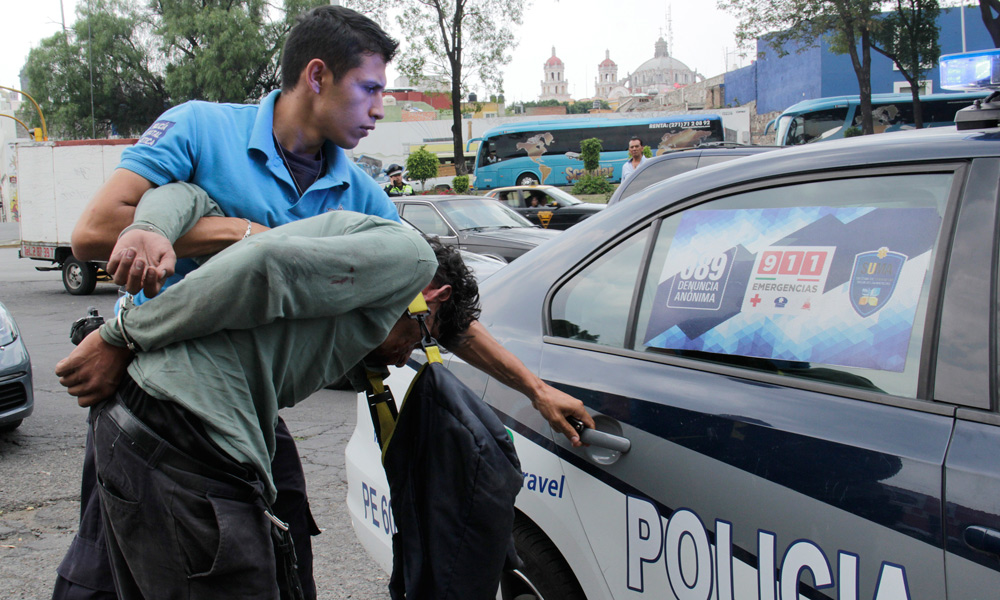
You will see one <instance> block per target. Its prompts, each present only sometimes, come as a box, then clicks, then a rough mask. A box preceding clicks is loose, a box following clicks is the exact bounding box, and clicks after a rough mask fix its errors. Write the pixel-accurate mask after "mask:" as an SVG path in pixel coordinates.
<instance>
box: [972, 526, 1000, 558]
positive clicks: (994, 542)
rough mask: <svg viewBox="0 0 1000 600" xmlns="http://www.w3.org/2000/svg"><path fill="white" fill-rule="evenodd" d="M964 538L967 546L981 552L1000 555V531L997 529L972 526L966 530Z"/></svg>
mask: <svg viewBox="0 0 1000 600" xmlns="http://www.w3.org/2000/svg"><path fill="white" fill-rule="evenodd" d="M963 537H964V538H965V543H966V544H968V545H969V546H970V547H972V548H975V549H976V550H979V551H980V552H988V553H990V554H1000V531H997V530H996V529H990V528H989V527H983V526H981V525H972V526H969V527H966V528H965V535H964V536H963Z"/></svg>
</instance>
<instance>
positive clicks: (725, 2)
mask: <svg viewBox="0 0 1000 600" xmlns="http://www.w3.org/2000/svg"><path fill="white" fill-rule="evenodd" d="M718 6H719V8H720V9H722V10H727V11H729V12H731V13H733V14H735V15H736V17H737V18H738V19H739V20H740V28H739V29H738V30H737V31H736V39H737V41H738V42H739V43H740V44H743V45H745V44H748V43H750V42H751V41H753V40H755V39H764V40H766V43H767V45H768V46H769V47H771V48H773V49H774V50H775V51H776V52H777V53H778V56H785V55H787V54H788V53H789V48H793V49H795V51H797V52H801V51H803V50H806V49H808V48H811V47H813V46H815V45H816V44H817V43H819V41H820V40H821V39H822V38H823V37H824V36H827V35H830V36H831V49H832V50H833V51H835V52H838V53H843V54H848V55H850V57H851V65H852V66H853V67H854V74H855V76H856V77H857V80H858V91H859V96H860V104H861V130H862V131H863V132H864V133H865V134H870V133H874V131H875V129H874V124H873V123H872V84H871V48H872V46H871V35H872V27H873V26H874V25H876V24H875V21H876V18H877V17H878V16H879V14H880V13H881V6H882V0H718Z"/></svg>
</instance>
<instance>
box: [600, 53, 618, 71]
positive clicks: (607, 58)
mask: <svg viewBox="0 0 1000 600" xmlns="http://www.w3.org/2000/svg"><path fill="white" fill-rule="evenodd" d="M597 66H598V67H617V66H618V65H617V64H616V63H615V61H613V60H611V51H610V50H605V51H604V60H602V61H601V64H599V65H597Z"/></svg>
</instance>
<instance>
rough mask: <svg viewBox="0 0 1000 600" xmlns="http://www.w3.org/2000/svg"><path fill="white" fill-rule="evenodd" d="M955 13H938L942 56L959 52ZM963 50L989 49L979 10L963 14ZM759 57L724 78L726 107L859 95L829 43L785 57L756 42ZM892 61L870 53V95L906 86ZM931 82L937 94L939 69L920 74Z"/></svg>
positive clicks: (846, 64) (768, 106)
mask: <svg viewBox="0 0 1000 600" xmlns="http://www.w3.org/2000/svg"><path fill="white" fill-rule="evenodd" d="M960 10H962V9H959V8H951V9H944V8H943V9H941V16H940V17H938V26H939V27H940V29H941V33H940V37H939V38H938V39H939V44H940V46H941V54H954V53H956V52H962V23H961V21H962V15H961V12H960ZM964 10H965V42H966V44H965V46H966V51H967V52H972V51H974V50H985V49H988V48H993V40H992V39H991V38H990V34H989V32H988V31H986V26H984V25H983V21H982V17H981V16H980V13H979V7H977V6H972V7H966V8H965V9H964ZM757 48H758V55H759V54H760V52H761V51H763V53H764V56H763V57H762V58H758V59H757V60H756V61H754V62H753V63H752V64H751V65H750V66H748V67H744V68H742V69H738V70H736V71H731V72H729V73H726V77H725V94H726V105H727V106H740V105H743V104H747V103H748V102H751V101H753V100H756V101H757V114H763V113H768V112H772V111H776V110H784V109H786V108H788V107H789V106H791V105H793V104H795V103H796V102H801V101H803V100H810V99H812V98H824V97H827V96H846V95H855V94H858V79H857V76H856V75H855V74H854V67H853V66H852V65H851V57H850V56H849V55H847V54H834V53H833V52H832V51H831V50H830V44H829V43H828V42H827V41H826V40H825V39H823V40H820V42H819V44H817V45H816V46H815V47H813V48H808V49H806V50H804V51H802V52H798V53H797V52H794V51H792V52H791V53H789V54H788V55H786V56H783V57H778V53H777V52H776V51H774V50H773V49H771V48H769V47H768V46H767V43H766V41H763V40H758V42H757ZM893 67H894V65H893V63H892V61H891V60H889V59H888V58H886V57H885V56H883V55H882V54H880V53H878V52H876V51H874V50H872V67H871V79H872V93H873V94H890V93H892V92H893V91H895V90H894V83H895V82H905V79H903V76H902V75H900V73H899V71H896V70H894V68H893ZM923 79H925V80H930V81H931V82H932V84H931V85H932V91H933V92H935V93H936V92H941V91H944V90H942V89H941V84H940V76H939V74H938V68H937V66H935V67H934V68H933V69H931V70H930V71H928V72H927V73H925V74H924V75H923Z"/></svg>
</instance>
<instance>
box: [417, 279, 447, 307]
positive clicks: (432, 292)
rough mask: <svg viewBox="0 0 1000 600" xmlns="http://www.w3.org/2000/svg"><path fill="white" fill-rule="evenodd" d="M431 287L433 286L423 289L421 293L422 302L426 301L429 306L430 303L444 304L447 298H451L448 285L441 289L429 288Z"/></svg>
mask: <svg viewBox="0 0 1000 600" xmlns="http://www.w3.org/2000/svg"><path fill="white" fill-rule="evenodd" d="M432 285H434V284H433V283H432V284H430V285H428V286H427V287H425V288H424V290H423V292H422V293H423V295H424V300H426V301H427V303H428V304H430V303H431V302H444V301H446V300H447V299H448V298H451V286H450V285H442V286H441V287H431V286H432Z"/></svg>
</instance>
